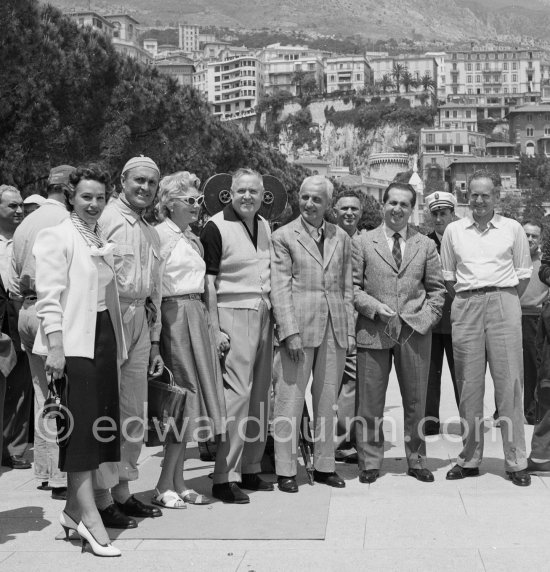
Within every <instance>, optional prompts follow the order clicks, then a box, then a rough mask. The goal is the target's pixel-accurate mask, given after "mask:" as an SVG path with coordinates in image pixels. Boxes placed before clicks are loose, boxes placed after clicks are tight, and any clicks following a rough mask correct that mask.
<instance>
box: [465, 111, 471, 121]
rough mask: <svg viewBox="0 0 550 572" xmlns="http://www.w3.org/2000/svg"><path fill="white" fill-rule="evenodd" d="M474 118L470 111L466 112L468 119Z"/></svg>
mask: <svg viewBox="0 0 550 572" xmlns="http://www.w3.org/2000/svg"><path fill="white" fill-rule="evenodd" d="M471 118H472V112H471V111H470V110H469V109H468V110H466V119H471Z"/></svg>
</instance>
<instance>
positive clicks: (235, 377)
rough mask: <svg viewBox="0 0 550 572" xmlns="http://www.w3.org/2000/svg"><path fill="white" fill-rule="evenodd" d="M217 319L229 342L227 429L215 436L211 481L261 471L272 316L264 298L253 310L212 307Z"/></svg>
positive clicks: (268, 384)
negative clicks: (215, 309)
mask: <svg viewBox="0 0 550 572" xmlns="http://www.w3.org/2000/svg"><path fill="white" fill-rule="evenodd" d="M218 319H219V323H220V329H221V330H222V331H223V332H225V333H226V334H227V335H228V336H229V343H230V346H229V351H228V352H227V355H226V357H225V368H224V372H223V381H224V394H225V405H226V411H227V419H226V427H227V431H226V432H224V434H222V435H221V436H220V438H219V440H218V447H217V451H216V464H215V467H214V475H213V482H214V484H221V483H228V482H238V481H240V479H241V475H242V474H243V473H245V474H253V473H259V472H260V471H261V461H262V456H263V454H264V449H265V442H266V438H267V425H268V418H269V388H270V385H271V368H272V363H273V321H272V318H271V311H270V309H269V308H268V306H267V304H266V303H265V302H260V306H259V308H258V310H251V309H246V308H218Z"/></svg>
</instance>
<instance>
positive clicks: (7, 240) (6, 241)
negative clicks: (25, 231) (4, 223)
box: [0, 234, 13, 244]
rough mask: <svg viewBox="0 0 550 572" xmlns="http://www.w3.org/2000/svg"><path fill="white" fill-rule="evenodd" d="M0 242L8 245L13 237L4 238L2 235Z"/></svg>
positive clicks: (0, 235)
mask: <svg viewBox="0 0 550 572" xmlns="http://www.w3.org/2000/svg"><path fill="white" fill-rule="evenodd" d="M0 242H5V243H6V244H10V242H13V236H12V237H11V238H6V237H5V236H4V235H3V234H0Z"/></svg>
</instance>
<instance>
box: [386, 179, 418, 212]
mask: <svg viewBox="0 0 550 572" xmlns="http://www.w3.org/2000/svg"><path fill="white" fill-rule="evenodd" d="M392 189H399V190H401V191H409V192H410V193H411V195H412V199H411V207H412V208H413V209H414V205H416V190H415V188H414V187H413V186H412V185H411V184H409V183H399V182H395V183H390V184H389V185H388V186H387V187H386V190H385V191H384V195H383V196H382V204H384V205H385V204H386V203H387V202H388V197H389V196H390V191H391V190H392Z"/></svg>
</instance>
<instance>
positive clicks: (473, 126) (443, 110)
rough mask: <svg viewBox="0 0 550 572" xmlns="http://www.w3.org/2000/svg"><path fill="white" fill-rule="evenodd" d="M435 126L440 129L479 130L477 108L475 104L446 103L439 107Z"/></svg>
mask: <svg viewBox="0 0 550 572" xmlns="http://www.w3.org/2000/svg"><path fill="white" fill-rule="evenodd" d="M435 126H436V127H439V128H440V129H465V130H466V131H477V108H476V106H475V105H473V104H465V103H452V102H449V103H446V104H444V105H440V106H439V107H438V108H437V116H436V118H435Z"/></svg>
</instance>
